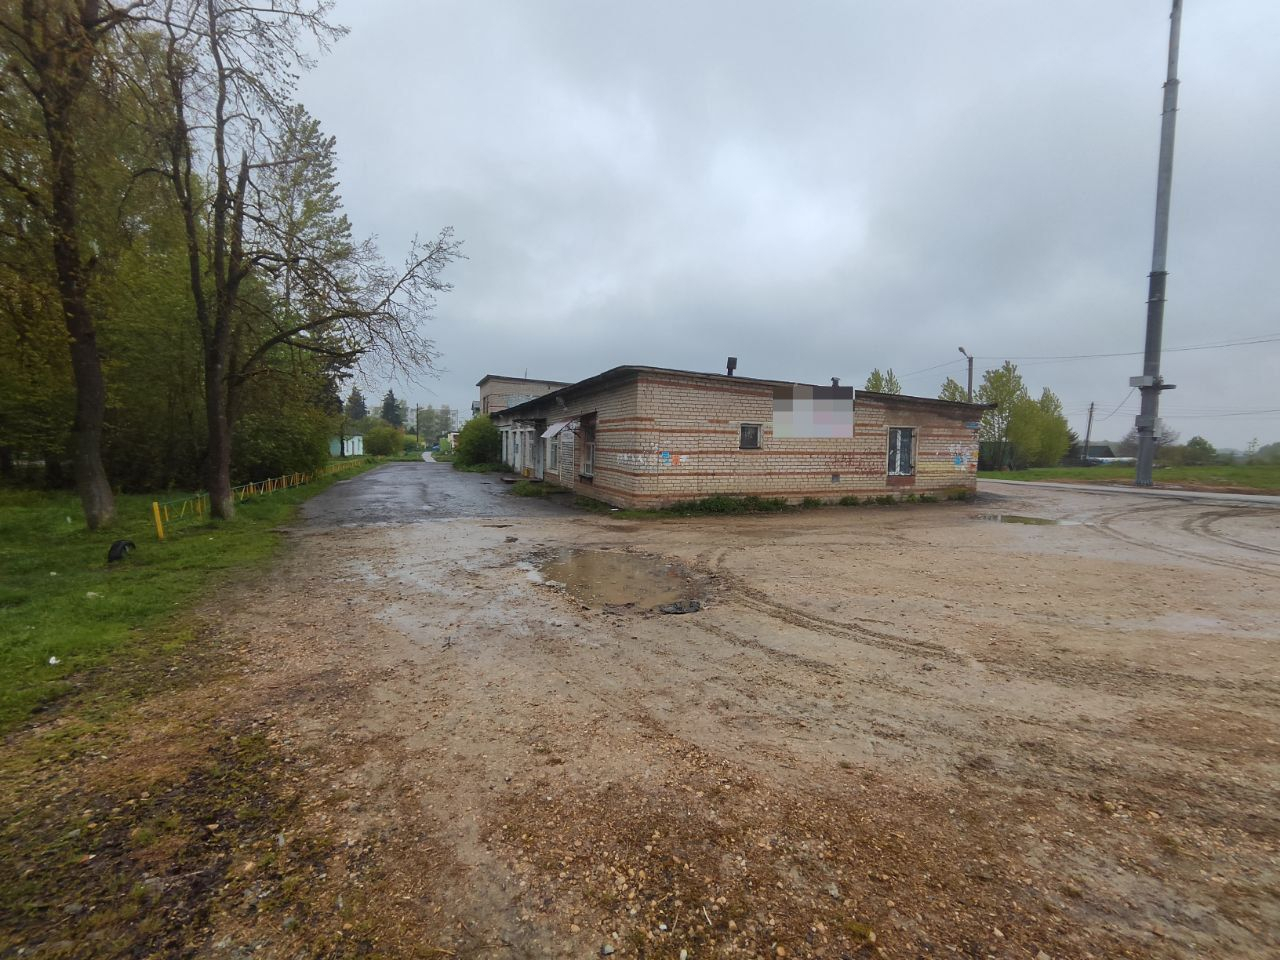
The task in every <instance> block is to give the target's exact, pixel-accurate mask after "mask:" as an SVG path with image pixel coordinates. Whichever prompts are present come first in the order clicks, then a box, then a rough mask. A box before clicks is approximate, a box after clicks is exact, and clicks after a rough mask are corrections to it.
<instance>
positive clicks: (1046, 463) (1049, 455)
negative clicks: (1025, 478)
mask: <svg viewBox="0 0 1280 960" xmlns="http://www.w3.org/2000/svg"><path fill="white" fill-rule="evenodd" d="M1007 439H1008V441H1009V443H1010V444H1011V446H1012V454H1013V462H1014V464H1015V465H1016V466H1019V467H1022V466H1027V467H1051V466H1055V465H1057V464H1058V463H1060V462H1061V460H1062V458H1063V457H1064V456H1066V454H1067V450H1068V449H1069V448H1070V446H1071V430H1070V428H1069V427H1068V425H1067V418H1066V417H1065V416H1063V413H1062V403H1061V401H1059V400H1058V398H1057V397H1056V396H1055V395H1054V394H1053V391H1051V390H1050V389H1049V388H1048V387H1045V388H1044V390H1043V391H1042V392H1041V394H1040V399H1039V400H1032V399H1031V398H1030V397H1029V396H1026V395H1023V396H1021V397H1019V398H1018V399H1016V400H1015V401H1014V402H1013V408H1012V415H1011V416H1010V418H1009V425H1008V432H1007Z"/></svg>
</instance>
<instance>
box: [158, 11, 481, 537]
mask: <svg viewBox="0 0 1280 960" xmlns="http://www.w3.org/2000/svg"><path fill="white" fill-rule="evenodd" d="M331 7H332V4H331V3H330V2H327V0H322V2H317V3H314V4H308V3H304V2H303V0H273V2H272V3H270V4H261V5H242V4H239V3H233V2H228V0H167V3H166V4H165V8H164V16H163V17H162V18H161V20H160V22H161V32H162V36H163V53H162V54H161V55H160V56H159V58H158V60H159V71H160V75H161V77H162V79H163V87H164V89H163V91H162V96H159V97H155V98H152V102H153V104H155V105H156V107H157V113H156V120H157V124H156V129H157V133H158V139H157V142H158V143H159V144H160V145H162V147H163V151H164V160H163V173H164V175H165V176H166V177H167V179H168V180H169V182H170V183H171V184H172V187H173V191H174V195H175V197H176V199H177V202H178V206H179V207H180V209H181V211H182V218H183V222H184V224H185V228H186V235H187V259H188V263H189V274H190V283H191V290H192V294H193V297H194V300H195V310H196V320H197V325H198V326H199V329H200V332H201V337H202V341H203V352H204V372H205V384H204V388H205V406H206V416H207V423H208V434H209V440H208V442H209V452H208V465H207V482H208V487H209V494H210V501H211V504H212V510H213V513H214V515H215V516H219V517H230V516H232V515H233V513H234V502H233V497H232V489H231V441H232V430H233V428H234V423H235V414H236V400H237V396H238V391H239V388H240V387H241V386H242V385H243V384H244V383H245V382H246V381H247V379H248V378H250V377H252V376H253V375H254V372H255V371H256V370H257V369H259V368H260V367H261V365H262V364H263V363H264V362H265V361H266V360H267V358H268V357H269V356H270V355H271V354H272V352H273V351H275V350H279V349H294V350H300V351H305V352H309V353H314V354H318V355H320V356H323V357H327V358H329V359H332V360H337V361H345V362H353V361H354V360H356V359H357V358H359V357H361V356H363V355H365V354H370V353H372V354H375V355H377V356H378V357H380V358H382V359H384V360H386V361H387V362H389V363H391V364H393V365H399V366H402V367H405V368H419V367H422V366H429V365H430V363H431V361H432V360H433V359H434V357H435V353H434V351H433V349H432V345H431V343H430V341H429V340H427V339H426V338H425V337H424V336H423V335H422V334H421V332H420V328H421V324H422V322H423V321H424V320H425V319H426V318H427V316H428V315H429V313H430V310H431V308H432V306H433V305H434V295H435V293H436V292H439V291H441V290H445V289H447V285H446V284H444V283H443V282H442V281H441V279H440V274H441V271H442V270H443V269H444V267H445V266H446V265H447V264H448V263H449V262H450V261H451V260H453V259H454V258H455V257H457V256H458V255H459V249H458V244H457V242H456V241H454V239H453V237H452V233H451V232H450V231H449V230H448V229H445V230H443V231H441V232H440V234H439V235H438V236H437V237H436V239H435V240H434V241H433V242H431V243H426V244H420V243H418V242H416V241H415V242H414V244H413V245H412V247H411V249H410V251H409V254H408V256H407V258H406V261H405V264H404V266H403V268H401V269H399V270H396V269H391V268H390V267H388V266H387V265H386V264H385V263H384V262H383V261H382V259H381V257H380V256H378V253H377V250H376V249H375V248H374V246H373V244H372V243H371V242H366V243H362V244H356V243H353V242H352V241H351V239H350V227H349V225H348V224H346V220H345V217H340V215H339V213H338V210H337V205H336V202H335V201H336V182H333V178H332V169H333V167H332V150H333V141H332V140H331V139H325V138H323V137H322V136H321V135H320V133H319V129H318V126H316V125H315V124H314V122H312V121H310V118H308V117H306V115H305V113H304V112H302V111H301V110H299V109H298V108H297V107H296V106H295V104H294V103H293V101H292V94H293V88H294V83H295V81H296V78H297V72H298V71H300V70H302V69H305V68H306V67H308V66H310V61H309V59H308V57H307V55H306V54H305V53H304V52H303V44H304V43H310V44H314V45H316V46H317V47H318V48H319V49H321V50H323V49H326V48H327V46H328V44H329V43H331V42H332V41H334V40H336V39H337V38H338V37H340V36H341V35H342V34H343V33H344V30H343V29H342V28H341V27H337V26H334V25H332V24H330V23H329V22H328V20H327V19H326V18H327V16H328V14H329V12H330V9H331ZM317 178H318V179H317ZM317 183H318V184H319V186H320V187H321V190H320V196H319V200H320V203H319V209H320V214H319V215H318V216H317V215H311V216H304V213H307V210H306V209H304V208H306V203H305V200H306V199H307V198H306V196H305V195H304V194H305V193H306V190H307V189H308V185H310V189H311V191H312V199H315V198H316V196H317V195H316V193H315V191H316V185H317ZM330 186H331V187H332V189H331V190H330V189H329V188H330ZM310 212H311V214H314V213H315V211H314V209H312V210H311V211H310ZM253 283H259V284H262V285H263V286H265V287H266V288H267V289H268V290H269V291H270V293H271V294H272V296H270V297H246V296H244V293H245V291H246V289H248V288H247V287H246V284H253Z"/></svg>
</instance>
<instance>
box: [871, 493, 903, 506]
mask: <svg viewBox="0 0 1280 960" xmlns="http://www.w3.org/2000/svg"><path fill="white" fill-rule="evenodd" d="M897 502H898V501H897V500H895V499H894V496H893V494H891V493H882V494H881V495H880V496H878V497H876V503H878V504H881V505H882V506H886V507H888V506H891V505H892V504H895V503H897Z"/></svg>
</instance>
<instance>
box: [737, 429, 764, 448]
mask: <svg viewBox="0 0 1280 960" xmlns="http://www.w3.org/2000/svg"><path fill="white" fill-rule="evenodd" d="M738 449H739V450H759V449H760V424H758V423H744V424H742V426H740V427H739V428H738Z"/></svg>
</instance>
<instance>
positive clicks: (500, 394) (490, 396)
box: [471, 373, 569, 416]
mask: <svg viewBox="0 0 1280 960" xmlns="http://www.w3.org/2000/svg"><path fill="white" fill-rule="evenodd" d="M476 386H477V387H479V388H480V400H479V402H478V403H475V402H473V403H472V405H471V410H472V412H473V413H482V414H484V415H485V416H489V415H490V414H494V413H497V412H498V411H500V410H505V409H507V407H514V406H515V405H516V404H518V403H524V402H525V401H526V400H532V399H533V398H534V397H541V396H542V395H543V394H547V393H550V392H551V391H552V390H559V389H560V388H561V387H567V386H569V384H567V383H565V382H564V381H563V380H530V379H528V378H527V377H499V376H496V375H494V374H492V373H486V374H485V375H484V376H483V377H481V378H480V382H479V383H477V384H476Z"/></svg>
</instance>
